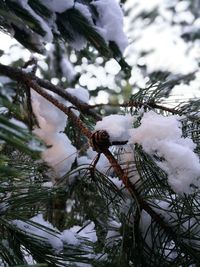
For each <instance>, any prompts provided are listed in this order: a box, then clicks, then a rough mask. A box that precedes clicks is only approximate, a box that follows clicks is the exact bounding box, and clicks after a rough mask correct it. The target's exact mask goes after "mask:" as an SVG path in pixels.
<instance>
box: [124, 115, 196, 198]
mask: <svg viewBox="0 0 200 267" xmlns="http://www.w3.org/2000/svg"><path fill="white" fill-rule="evenodd" d="M129 134H130V135H131V138H130V139H129V144H136V143H137V144H140V145H142V147H143V149H144V151H145V152H147V153H148V154H150V155H152V156H153V155H155V154H156V155H157V157H159V158H161V159H162V160H160V161H157V164H158V165H159V166H160V168H162V169H163V170H164V171H165V172H166V173H167V174H168V182H169V184H170V186H171V187H172V189H173V190H174V191H175V192H177V193H180V194H183V193H186V194H189V193H192V192H193V189H192V187H191V185H192V184H193V185H195V186H197V187H198V186H199V185H200V182H199V178H200V162H199V158H198V156H197V155H196V154H195V153H194V149H195V144H194V143H193V141H192V140H191V139H189V138H184V137H182V130H181V122H180V117H179V116H177V115H176V116H175V115H174V116H169V117H164V116H162V115H158V114H156V113H154V112H153V111H150V112H148V113H145V114H144V116H143V118H142V120H141V125H140V126H139V127H138V128H135V129H131V130H130V131H129Z"/></svg>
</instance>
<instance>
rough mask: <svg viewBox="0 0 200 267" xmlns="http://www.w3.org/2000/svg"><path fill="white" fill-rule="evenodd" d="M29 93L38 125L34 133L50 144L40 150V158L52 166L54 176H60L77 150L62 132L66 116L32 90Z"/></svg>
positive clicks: (69, 167)
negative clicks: (43, 149)
mask: <svg viewBox="0 0 200 267" xmlns="http://www.w3.org/2000/svg"><path fill="white" fill-rule="evenodd" d="M31 95H32V106H33V111H34V114H35V115H36V118H37V121H38V123H39V126H40V128H36V129H35V130H34V133H35V134H36V135H37V136H38V137H40V138H41V139H42V140H43V141H44V142H45V144H46V145H47V146H51V147H50V148H47V149H46V150H45V151H43V152H42V158H43V160H44V161H45V162H47V164H48V165H49V166H51V167H52V168H53V170H54V171H55V174H56V176H57V177H61V176H63V175H64V174H66V173H67V172H68V171H70V169H71V166H72V163H73V162H74V160H75V158H76V152H77V150H76V148H75V147H74V146H73V145H72V144H71V141H70V140H69V138H68V137H67V136H66V135H65V134H64V133H62V132H63V131H64V129H65V127H66V123H67V116H66V115H65V114H64V113H63V112H62V111H60V110H59V109H58V108H57V107H55V106H54V105H53V104H51V103H50V102H48V101H47V100H46V99H45V98H43V97H42V96H40V95H39V94H37V93H36V92H34V91H33V90H32V91H31ZM52 95H53V96H54V97H56V96H55V95H54V94H52ZM63 101H64V100H63ZM65 102H67V101H65Z"/></svg>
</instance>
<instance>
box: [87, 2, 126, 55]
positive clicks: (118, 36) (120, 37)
mask: <svg viewBox="0 0 200 267" xmlns="http://www.w3.org/2000/svg"><path fill="white" fill-rule="evenodd" d="M92 5H94V6H95V7H96V9H97V12H98V14H99V16H98V18H97V26H98V27H100V29H101V30H100V33H102V34H103V35H104V38H105V40H107V41H114V42H115V43H116V44H117V45H118V47H119V49H120V51H121V53H123V52H124V50H125V48H126V47H127V46H128V39H127V37H126V35H125V34H124V31H123V12H122V10H121V8H120V6H119V4H118V3H117V1H116V0H96V1H95V0H94V1H92Z"/></svg>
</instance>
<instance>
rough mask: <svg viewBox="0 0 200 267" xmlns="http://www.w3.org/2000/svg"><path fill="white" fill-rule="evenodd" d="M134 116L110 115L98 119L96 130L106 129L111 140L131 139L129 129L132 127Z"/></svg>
mask: <svg viewBox="0 0 200 267" xmlns="http://www.w3.org/2000/svg"><path fill="white" fill-rule="evenodd" d="M133 120H134V118H133V117H132V116H131V115H109V116H106V117H104V118H103V120H102V121H98V122H97V124H96V126H95V130H105V131H107V132H108V134H109V136H110V141H111V142H113V141H126V140H128V139H129V137H130V136H129V133H128V130H129V129H131V128H132V124H133Z"/></svg>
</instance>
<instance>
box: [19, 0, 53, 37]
mask: <svg viewBox="0 0 200 267" xmlns="http://www.w3.org/2000/svg"><path fill="white" fill-rule="evenodd" d="M15 2H17V3H18V4H20V5H21V6H22V7H23V8H24V9H26V10H27V11H28V13H30V14H31V15H32V16H33V17H34V18H35V20H37V21H38V22H39V23H40V26H41V27H42V29H43V30H44V31H45V32H46V35H45V36H44V37H43V38H44V40H45V41H47V42H52V41H53V34H52V32H51V28H50V27H49V25H48V23H47V22H46V21H44V20H43V19H42V18H41V17H40V16H39V15H37V14H36V13H35V12H34V10H33V9H32V8H31V7H30V6H29V4H28V0H16V1H15Z"/></svg>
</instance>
